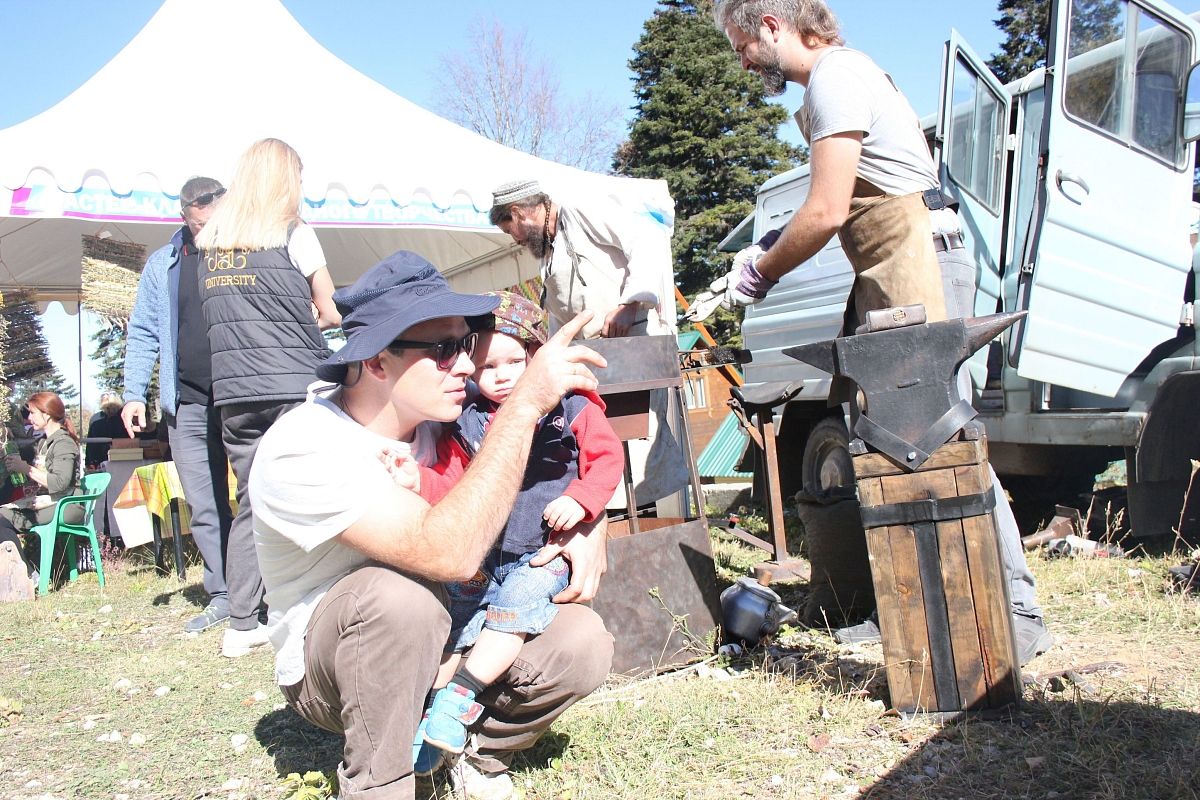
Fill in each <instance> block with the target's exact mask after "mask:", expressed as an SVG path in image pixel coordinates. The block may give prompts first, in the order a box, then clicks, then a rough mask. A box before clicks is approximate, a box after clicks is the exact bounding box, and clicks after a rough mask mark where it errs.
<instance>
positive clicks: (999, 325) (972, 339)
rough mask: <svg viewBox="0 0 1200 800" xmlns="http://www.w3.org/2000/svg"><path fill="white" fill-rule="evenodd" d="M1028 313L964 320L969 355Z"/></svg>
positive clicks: (1009, 313) (1019, 312)
mask: <svg viewBox="0 0 1200 800" xmlns="http://www.w3.org/2000/svg"><path fill="white" fill-rule="evenodd" d="M1028 313H1029V312H1028V311H1007V312H1005V313H1003V314H990V315H988V316H986V317H973V318H971V319H967V320H964V321H963V322H964V327H965V328H966V331H967V355H968V356H969V355H970V354H971V353H974V352H976V351H977V350H979V349H980V348H982V347H983V346H984V345H985V344H987V343H988V342H990V341H991V340H992V339H995V338H996V337H997V336H999V335H1000V334H1002V333H1004V331H1005V330H1007V329H1008V328H1009V326H1011V325H1014V324H1016V322H1017V320H1020V319H1022V318H1024V317H1025V315H1026V314H1028ZM785 352H786V351H785Z"/></svg>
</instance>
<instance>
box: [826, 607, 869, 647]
mask: <svg viewBox="0 0 1200 800" xmlns="http://www.w3.org/2000/svg"><path fill="white" fill-rule="evenodd" d="M833 638H834V641H836V642H837V643H838V644H870V643H871V642H878V641H879V640H880V638H881V634H880V632H879V614H878V613H877V612H872V613H871V616H869V617H867V618H866V619H865V620H863V621H862V622H860V623H858V624H857V625H849V626H847V627H845V628H838V629H837V630H835V631H834V632H833Z"/></svg>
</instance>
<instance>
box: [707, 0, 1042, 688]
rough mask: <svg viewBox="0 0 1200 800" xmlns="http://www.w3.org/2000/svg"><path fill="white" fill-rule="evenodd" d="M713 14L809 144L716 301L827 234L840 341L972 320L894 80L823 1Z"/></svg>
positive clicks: (808, 253)
mask: <svg viewBox="0 0 1200 800" xmlns="http://www.w3.org/2000/svg"><path fill="white" fill-rule="evenodd" d="M714 16H715V19H716V23H717V27H719V28H720V29H721V30H722V31H724V33H725V35H726V36H727V37H728V38H729V43H730V44H731V45H732V46H733V49H734V52H735V53H737V55H738V57H739V58H740V59H741V63H742V68H743V69H745V70H749V71H751V72H755V73H757V74H758V75H759V77H761V78H762V81H763V85H764V86H765V88H766V94H767V95H769V96H778V95H780V94H782V93H783V91H784V89H785V88H786V85H787V83H788V82H792V83H798V84H800V85H801V86H803V87H804V88H805V93H804V105H803V107H802V108H801V109H800V110H799V111H798V112H796V122H797V124H798V125H799V126H800V132H801V133H802V134H803V135H804V138H805V140H806V141H807V142H808V144H809V147H810V161H809V163H810V168H811V177H812V182H811V185H810V188H809V194H808V197H807V198H806V199H805V201H804V204H803V205H802V206H801V207H800V208H799V209H798V210H797V211H796V213H795V214H794V215H793V217H792V218H791V220H790V221H789V222H788V223H787V225H786V226H785V227H784V228H783V229H782V230H781V231H772V232H770V233H768V234H767V235H766V236H764V237H763V238H762V239H761V240H760V241H759V242H758V243H757V244H754V245H751V246H750V247H748V248H746V249H744V250H742V251H741V252H739V253H738V254H737V256H736V257H735V258H734V261H733V270H732V271H731V272H730V273H729V275H728V277H727V279H726V280H725V283H726V286H725V290H724V291H725V299H726V304H727V305H729V306H734V305H743V306H744V305H752V304H754V303H757V302H759V301H760V300H762V299H763V298H764V297H766V296H767V293H768V292H769V291H770V290H771V288H772V287H773V286H775V284H776V283H777V282H778V281H779V279H780V278H782V277H783V276H784V275H786V274H787V273H788V272H790V271H792V270H793V269H795V268H796V267H797V266H799V265H800V264H802V263H804V262H805V261H807V260H808V259H810V258H812V257H813V256H814V255H816V254H817V253H818V252H819V251H820V250H821V248H823V247H824V246H825V245H826V244H827V243H828V242H829V240H830V239H831V238H833V235H834V234H837V235H838V237H839V238H840V240H841V244H842V248H843V249H844V250H845V252H846V257H847V258H848V259H849V261H850V263H851V265H852V266H853V267H854V274H855V280H854V286H853V288H852V289H851V294H850V299H849V302H848V303H847V308H846V316H845V320H844V327H843V335H847V334H851V333H853V332H854V329H855V327H857V326H858V325H859V324H860V323H861V322H862V321H863V319H864V317H865V315H866V312H868V311H872V310H875V309H880V308H889V307H892V306H904V305H913V304H917V303H920V304H922V305H924V306H925V313H926V315H927V319H928V321H930V322H935V321H938V320H942V319H947V318H949V317H958V316H972V315H973V308H972V304H973V298H974V282H975V265H974V264H973V263H972V262H971V260H970V257H969V255H968V254H967V251H966V249H965V248H964V247H963V241H962V237H961V233H960V229H959V223H958V216H957V214H955V212H954V211H953V210H951V209H949V208H947V207H946V205H945V201H944V200H943V197H942V193H941V189H940V186H939V181H938V173H937V168H936V167H935V165H934V163H933V158H932V157H931V155H930V152H929V147H928V145H927V144H926V142H925V136H924V134H923V133H922V131H921V125H920V122H919V120H918V118H917V115H916V113H915V112H914V111H913V110H912V106H910V105H909V103H908V100H907V99H906V98H905V97H904V95H903V94H902V93H901V92H900V90H899V89H898V88H897V87H896V85H895V83H894V82H893V81H892V79H891V77H890V76H889V75H888V74H887V73H886V72H884V71H883V70H881V69H880V68H879V67H878V66H876V64H875V63H874V62H873V61H871V59H870V58H868V57H867V56H866V55H865V54H863V53H860V52H858V51H856V50H851V49H849V48H846V47H843V46H842V44H843V39H842V37H841V35H840V32H839V30H838V21H837V18H836V17H835V16H834V14H833V12H832V11H831V10H830V9H829V7H828V6H827V5H826V4H825V3H824V2H823V0H718V2H717V4H716V7H715V9H714ZM963 375H964V379H965V380H967V381H968V382H969V378H965V376H966V371H965V370H964V371H963ZM968 388H969V387H968ZM964 396H968V397H969V392H968V393H967V394H965V395H964ZM992 480H993V483H994V484H995V490H996V498H997V503H996V518H997V522H998V527H999V532H1000V541H1001V552H1002V555H1003V559H1004V566H1005V574H1006V577H1007V579H1008V585H1009V596H1010V599H1011V601H1012V612H1013V627H1014V632H1015V633H1016V638H1017V650H1018V656H1019V658H1020V661H1021V663H1022V664H1024V663H1026V662H1027V661H1029V660H1030V659H1032V658H1033V657H1034V656H1035V655H1037V654H1038V653H1041V652H1045V650H1046V649H1047V648H1048V647H1049V646H1050V644H1051V643H1052V642H1053V639H1052V637H1051V636H1050V633H1049V632H1048V631H1047V630H1046V626H1045V623H1044V622H1043V620H1042V610H1041V608H1040V607H1039V606H1038V605H1037V600H1036V597H1035V592H1034V578H1033V575H1032V574H1031V573H1030V572H1029V569H1028V567H1027V566H1026V564H1025V556H1024V551H1023V550H1022V548H1021V541H1020V533H1019V531H1018V530H1017V523H1016V520H1015V518H1014V517H1013V515H1012V510H1011V509H1010V508H1009V505H1008V501H1007V500H1006V499H1005V495H1004V491H1003V490H1002V489H1001V488H1000V485H999V482H998V481H996V477H995V472H993V473H992ZM839 633H841V635H842V638H847V637H850V638H855V639H857V640H859V641H861V640H863V639H865V638H868V637H871V636H876V637H877V636H878V627H877V626H875V625H874V623H871V622H867V623H864V625H860V626H855V628H853V629H843V631H841V632H839Z"/></svg>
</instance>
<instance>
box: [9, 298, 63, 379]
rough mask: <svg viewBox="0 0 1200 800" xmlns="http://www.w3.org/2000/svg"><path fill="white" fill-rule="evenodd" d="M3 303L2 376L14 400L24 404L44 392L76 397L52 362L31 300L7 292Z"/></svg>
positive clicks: (39, 320) (40, 321)
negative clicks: (4, 333)
mask: <svg viewBox="0 0 1200 800" xmlns="http://www.w3.org/2000/svg"><path fill="white" fill-rule="evenodd" d="M2 302H3V305H0V314H3V316H4V321H5V331H6V337H5V342H4V351H3V358H4V370H3V374H4V377H5V379H6V380H7V381H8V384H9V386H10V387H11V388H12V395H13V397H14V398H15V399H16V400H17V401H18V402H23V401H24V399H25V398H26V397H28V396H29V395H30V394H31V393H33V392H41V391H50V392H56V393H58V395H59V396H60V397H62V398H63V399H64V400H67V399H69V398H73V397H75V396H76V394H77V391H76V389H75V387H74V386H72V385H71V384H69V383H67V382H66V380H65V379H64V378H63V375H62V373H61V372H59V370H58V368H57V367H56V366H54V362H52V361H51V360H50V350H49V345H48V344H47V342H46V333H45V331H43V330H42V319H41V317H40V316H38V312H37V306H36V305H35V304H34V302H33V300H32V298H30V297H29V296H28V295H26V294H23V293H21V292H7V293H5V294H4V297H3V301H2Z"/></svg>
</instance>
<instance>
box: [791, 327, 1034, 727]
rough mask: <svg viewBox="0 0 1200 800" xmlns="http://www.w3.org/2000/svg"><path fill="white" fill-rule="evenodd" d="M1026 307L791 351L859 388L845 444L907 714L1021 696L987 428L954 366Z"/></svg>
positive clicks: (892, 673)
mask: <svg viewBox="0 0 1200 800" xmlns="http://www.w3.org/2000/svg"><path fill="white" fill-rule="evenodd" d="M889 312H892V313H889ZM901 312H903V313H901ZM1022 316H1023V313H1017V314H995V315H992V316H988V317H981V318H976V319H952V320H945V321H941V322H933V323H924V324H908V325H900V326H897V327H888V326H887V325H885V326H884V328H885V329H882V330H878V331H877V332H873V333H863V334H858V335H854V336H847V337H842V338H838V339H833V340H829V341H824V342H817V343H814V344H808V345H803V346H800V347H793V348H787V349H785V350H784V351H783V352H784V353H785V354H786V355H789V356H791V357H793V358H796V359H798V360H800V361H804V362H805V363H808V364H812V365H813V366H816V367H818V368H820V369H823V370H825V371H826V372H829V373H831V374H833V375H837V376H842V377H846V378H849V379H851V380H853V381H854V382H855V383H856V384H857V385H858V387H859V389H860V390H861V393H862V394H861V397H860V398H858V399H856V400H855V401H854V403H852V407H851V419H852V421H853V425H852V433H853V435H854V436H856V437H857V438H856V439H854V440H852V441H851V443H850V451H851V454H852V456H853V461H854V472H855V480H856V483H857V487H858V495H859V501H860V504H861V516H862V522H863V527H864V528H865V530H866V539H867V548H868V551H869V553H870V558H871V573H872V580H873V582H874V585H875V597H876V601H877V604H878V612H879V627H880V630H881V632H882V636H883V652H884V660H885V663H886V667H885V669H886V672H887V677H888V686H889V689H890V691H891V700H892V705H893V706H894V707H895V708H896V709H897V710H898V711H900V712H902V713H906V714H907V713H915V712H950V713H954V712H959V711H964V710H981V709H991V708H1000V707H1003V706H1006V705H1009V704H1012V703H1015V702H1017V700H1018V698H1019V697H1020V667H1019V665H1018V663H1017V650H1016V643H1015V641H1014V637H1013V630H1012V618H1011V614H1010V612H1009V598H1008V588H1007V584H1006V582H1005V580H1004V578H1003V567H1002V564H1001V559H1000V552H999V547H998V543H997V532H996V525H995V521H994V516H993V514H992V510H993V508H994V507H995V496H994V494H993V490H992V481H991V473H990V469H989V467H988V461H987V437H986V434H985V432H984V429H983V426H982V425H980V424H978V423H977V422H975V421H974V417H975V411H974V409H973V408H972V407H971V404H970V403H969V402H968V401H967V400H965V399H964V398H962V397H961V396H960V395H959V392H958V386H957V380H956V376H957V372H958V369H959V368H960V367H961V365H962V364H963V362H964V361H966V360H967V358H968V357H970V355H971V354H972V353H974V352H975V351H976V350H978V349H980V348H981V347H983V346H984V345H985V344H987V343H988V342H990V341H991V340H992V339H994V338H995V337H996V336H998V335H999V334H1000V333H1002V332H1003V331H1004V330H1005V329H1007V328H1008V327H1009V326H1010V325H1012V324H1013V323H1014V322H1016V321H1017V320H1018V319H1020V318H1021V317H1022ZM920 317H921V315H920V314H917V313H913V311H912V310H910V309H889V310H885V311H884V312H882V313H881V314H879V315H877V319H881V320H887V319H892V320H896V321H897V322H905V321H911V320H913V319H919V318H920Z"/></svg>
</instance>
